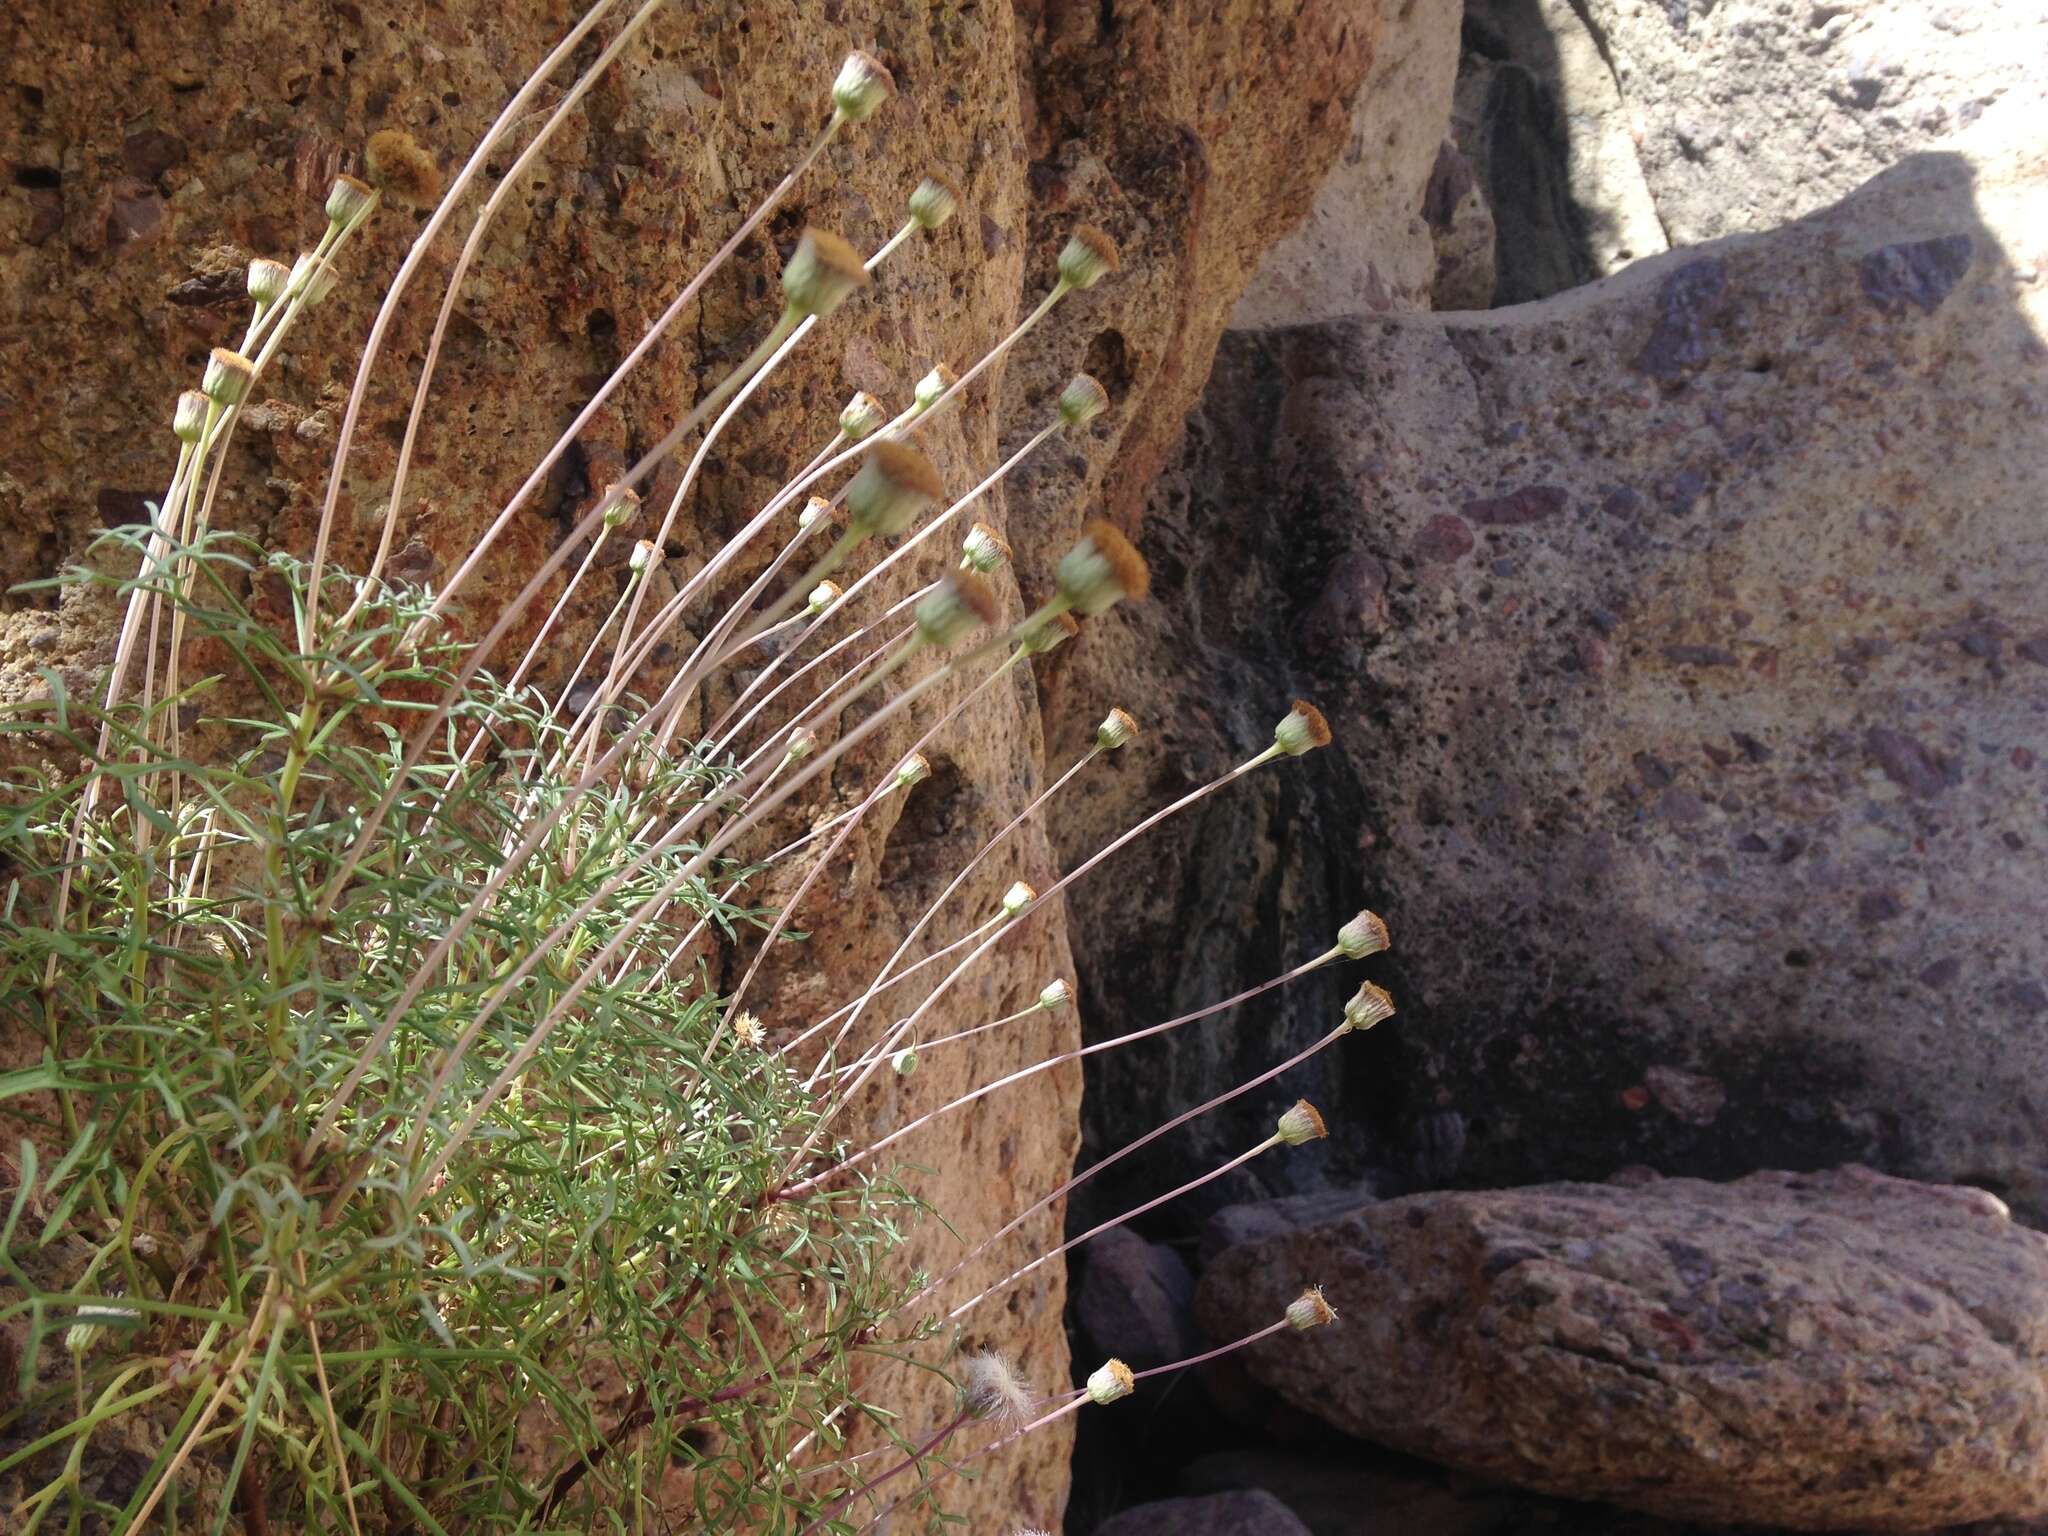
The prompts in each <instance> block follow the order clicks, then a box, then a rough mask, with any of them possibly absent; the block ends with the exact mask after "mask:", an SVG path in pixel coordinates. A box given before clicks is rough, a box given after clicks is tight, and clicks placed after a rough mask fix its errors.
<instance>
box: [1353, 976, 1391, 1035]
mask: <svg viewBox="0 0 2048 1536" xmlns="http://www.w3.org/2000/svg"><path fill="white" fill-rule="evenodd" d="M1393 1016H1394V999H1393V998H1392V997H1391V996H1390V995H1389V994H1388V993H1387V992H1386V991H1385V989H1383V988H1381V987H1376V986H1374V985H1373V984H1372V983H1371V982H1369V981H1368V982H1366V983H1365V984H1364V985H1363V986H1361V987H1360V988H1359V989H1358V990H1357V991H1356V992H1354V993H1352V994H1351V997H1350V998H1349V1000H1347V1001H1346V1002H1345V1004H1344V1027H1345V1028H1346V1029H1371V1028H1372V1027H1373V1025H1375V1024H1378V1023H1380V1022H1381V1021H1383V1020H1386V1019H1391V1018H1392V1017H1393Z"/></svg>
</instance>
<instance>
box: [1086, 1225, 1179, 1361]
mask: <svg viewBox="0 0 2048 1536" xmlns="http://www.w3.org/2000/svg"><path fill="white" fill-rule="evenodd" d="M1083 1255H1084V1258H1083V1263H1082V1268H1081V1283H1080V1286H1079V1291H1078V1295H1077V1297H1076V1299H1075V1317H1076V1318H1077V1320H1078V1321H1079V1322H1080V1324H1081V1331H1082V1332H1083V1333H1084V1334H1086V1335H1087V1337H1088V1340H1089V1342H1090V1343H1092V1344H1093V1345H1094V1346H1095V1353H1096V1354H1099V1355H1105V1356H1107V1355H1114V1356H1116V1357H1117V1358H1118V1359H1120V1360H1122V1361H1124V1362H1125V1363H1126V1364H1128V1365H1129V1366H1130V1367H1131V1368H1132V1369H1133V1370H1145V1369H1147V1368H1148V1367H1151V1366H1155V1365H1167V1364H1169V1363H1171V1362H1172V1361H1175V1360H1185V1359H1187V1357H1188V1356H1190V1355H1193V1354H1197V1353H1199V1352H1200V1350H1201V1347H1202V1346H1201V1344H1200V1343H1199V1342H1198V1338H1197V1335H1196V1333H1195V1325H1194V1315H1193V1305H1194V1300H1195V1277H1194V1275H1193V1274H1192V1273H1190V1272H1189V1270H1188V1267H1187V1265H1186V1264H1185V1263H1184V1262H1183V1261H1182V1260H1181V1257H1180V1255H1179V1254H1177V1253H1175V1252H1174V1251H1173V1250H1172V1249H1171V1248H1168V1247H1166V1246H1165V1245H1164V1244H1162V1243H1148V1242H1146V1241H1145V1239H1144V1238H1142V1237H1140V1236H1138V1234H1137V1233H1135V1232H1132V1231H1131V1230H1129V1229H1128V1228H1125V1227H1112V1228H1111V1229H1110V1230H1109V1231H1107V1232H1105V1233H1103V1234H1102V1235H1101V1236H1100V1237H1098V1238H1095V1239H1093V1240H1092V1241H1090V1242H1089V1244H1088V1246H1087V1247H1086V1248H1085V1249H1084V1250H1083Z"/></svg>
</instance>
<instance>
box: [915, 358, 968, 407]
mask: <svg viewBox="0 0 2048 1536" xmlns="http://www.w3.org/2000/svg"><path fill="white" fill-rule="evenodd" d="M959 382H960V375H959V374H957V373H955V372H954V371H953V370H952V369H950V368H948V367H947V366H946V365H945V364H944V363H934V364H933V365H932V371H931V372H930V373H928V374H926V375H925V376H924V377H923V378H921V379H919V380H918V381H917V389H916V390H915V391H914V393H913V398H914V399H915V400H916V402H917V408H918V409H919V410H920V411H928V410H930V409H931V408H932V407H933V405H935V404H937V403H938V399H939V396H941V395H943V394H944V393H945V392H946V391H947V390H949V389H951V388H952V387H953V386H954V385H955V384H958V383H959Z"/></svg>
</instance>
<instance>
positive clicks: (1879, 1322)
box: [1198, 1168, 2048, 1531]
mask: <svg viewBox="0 0 2048 1536" xmlns="http://www.w3.org/2000/svg"><path fill="white" fill-rule="evenodd" d="M1303 1275H1308V1276H1314V1277H1317V1278H1319V1279H1320V1280H1321V1281H1322V1282H1323V1284H1324V1286H1325V1289H1326V1292H1327V1293H1328V1295H1329V1297H1330V1300H1331V1302H1332V1304H1333V1305H1334V1306H1335V1307H1336V1308H1337V1311H1338V1314H1339V1319H1340V1321H1339V1322H1338V1324H1337V1325H1335V1326H1333V1327H1331V1328H1330V1329H1329V1330H1328V1331H1327V1332H1323V1333H1318V1334H1316V1335H1315V1336H1313V1337H1307V1338H1304V1337H1289V1338H1279V1339H1274V1340H1271V1341H1268V1342H1265V1343H1262V1344H1260V1345H1256V1346H1253V1348H1252V1350H1251V1352H1250V1354H1249V1359H1248V1360H1247V1365H1248V1367H1249V1368H1250V1370H1251V1371H1252V1372H1253V1374H1254V1375H1256V1376H1257V1377H1258V1378H1260V1379H1261V1380H1263V1381H1265V1382H1266V1383H1267V1384H1269V1385H1270V1386H1272V1387H1274V1388H1275V1389H1277V1390H1278V1391H1279V1392H1280V1393H1281V1394H1282V1395H1283V1396H1284V1397H1285V1398H1287V1399H1288V1400H1289V1401H1290V1402H1293V1403H1294V1404H1295V1405H1296V1406H1298V1407H1301V1408H1305V1409H1308V1410H1310V1411H1312V1412H1314V1413H1316V1414H1317V1415H1318V1416H1319V1417H1321V1418H1322V1419H1324V1420H1325V1421H1326V1422H1328V1423H1330V1424H1332V1425H1334V1426H1336V1427H1337V1428H1339V1429H1342V1430H1344V1431H1346V1432H1348V1433H1351V1434H1355V1435H1360V1436H1363V1437H1366V1438H1369V1439H1372V1440H1376V1441H1379V1442H1381V1443H1384V1444H1387V1445H1392V1446H1394V1447H1397V1448H1399V1449H1401V1450H1405V1451H1409V1452H1411V1453H1413V1454H1416V1455H1420V1456H1424V1457H1427V1458H1429V1459H1430V1460H1433V1461H1440V1462H1443V1463H1445V1464H1447V1465H1450V1466H1454V1467H1461V1468H1464V1469H1467V1470H1469V1471H1472V1472H1475V1473H1479V1474H1481V1475H1484V1476H1488V1477H1494V1478H1498V1479H1500V1480H1502V1481H1505V1482H1509V1483H1513V1484H1515V1485H1517V1486H1520V1487H1526V1488H1531V1489H1535V1490H1537V1491H1539V1492H1547V1493H1553V1494H1566V1495H1573V1496H1577V1497H1581V1498H1596V1499H1603V1500H1609V1501H1612V1502H1614V1503H1618V1504H1622V1505H1625V1506H1628V1507H1630V1508H1635V1509H1640V1510H1643V1511H1646V1512H1648V1513H1651V1514H1657V1515H1664V1516H1670V1517H1675V1518H1681V1519H1696V1520H1721V1521H1732V1522H1754V1523H1758V1524H1770V1525H1773V1526H1789V1527H1792V1528H1795V1529H1800V1530H1867V1531H1908V1530H1924V1529H1928V1528H1930V1527H1934V1526H1941V1525H1948V1524H1955V1523H1961V1522H1964V1521H1969V1520H1989V1519H2028V1518H2038V1517H2040V1516H2043V1515H2048V1379H2044V1375H2043V1367H2044V1365H2048V1238H2044V1237H2042V1236H2041V1235H2040V1234H2038V1233H2035V1232H2031V1231H2028V1230H2027V1229H2026V1228H2023V1227H2020V1226H2018V1225H2016V1224H2015V1223H2013V1222H2012V1221H2011V1219H2010V1218H2009V1216H2008V1215H2007V1213H2006V1211H2005V1209H2004V1207H2003V1206H2002V1205H2000V1204H1999V1202H1998V1201H1996V1200H1994V1199H1992V1198H1991V1197H1990V1196H1988V1195H1985V1194H1983V1193H1982V1192H1981V1191H1977V1190H1968V1189H1958V1188H1951V1187H1945V1186H1932V1185H1921V1184H1913V1183H1909V1182H1906V1181H1904V1180H1899V1179H1891V1178H1886V1177H1883V1176H1881V1175H1878V1174H1873V1173H1870V1172H1868V1171H1866V1170H1862V1169H1854V1168H1850V1169H1842V1170H1840V1171H1837V1172H1834V1173H1817V1174H1794V1173H1762V1174H1756V1175H1753V1176H1751V1177H1749V1178H1745V1179H1741V1180H1738V1181H1736V1182H1734V1183H1730V1184H1710V1183H1704V1182H1700V1181H1697V1180H1692V1179H1665V1180H1660V1181H1657V1182H1655V1183H1650V1184H1644V1185H1640V1186H1637V1187H1632V1188H1630V1187H1620V1186H1614V1185H1573V1184H1562V1185H1546V1186H1540V1187H1536V1188H1528V1189H1517V1190H1499V1191H1492V1192H1487V1193H1479V1194H1430V1195H1415V1196H1410V1197H1408V1198H1406V1199H1401V1200H1393V1201H1388V1202H1387V1203H1385V1204H1382V1205H1376V1206H1369V1207H1367V1208H1365V1209H1363V1210H1360V1211H1356V1212H1353V1213H1352V1214H1351V1215H1350V1216H1347V1217H1344V1218H1342V1219H1341V1220H1339V1221H1337V1222H1335V1223H1332V1224H1331V1225H1328V1226H1325V1227H1320V1228H1316V1229H1313V1230H1310V1231H1307V1232H1301V1233H1296V1234H1293V1235H1291V1236H1287V1237H1280V1238H1270V1239H1265V1240H1263V1241H1260V1242H1257V1243H1252V1244H1248V1245H1246V1246H1244V1247H1241V1248H1237V1249H1233V1250H1232V1251H1231V1252H1230V1253H1228V1254H1226V1255H1224V1256H1223V1258H1221V1259H1220V1260H1218V1261H1217V1262H1216V1263H1215V1264H1214V1265H1212V1266H1211V1267H1210V1268H1209V1270H1208V1271H1207V1273H1206V1274H1205V1275H1204V1276H1203V1279H1202V1285H1201V1290H1200V1295H1199V1300H1198V1311H1199V1316H1200V1317H1201V1320H1202V1324H1203V1327H1204V1328H1205V1329H1207V1330H1208V1331H1209V1332H1210V1334H1211V1335H1212V1336H1214V1337H1218V1338H1229V1337H1234V1336H1237V1335H1239V1334H1242V1333H1245V1332H1248V1331H1250V1330H1251V1329H1252V1328H1255V1327H1257V1326H1258V1325H1259V1324H1260V1323H1261V1322H1263V1321H1265V1320H1267V1319H1268V1318H1271V1317H1273V1316H1277V1315H1278V1313H1279V1310H1280V1309H1281V1308H1282V1307H1284V1306H1285V1305H1286V1303H1287V1301H1288V1299H1289V1298H1290V1296H1291V1295H1292V1293H1293V1291H1294V1288H1295V1286H1296V1285H1297V1283H1298V1282H1297V1277H1298V1276H1303Z"/></svg>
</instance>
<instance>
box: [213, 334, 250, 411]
mask: <svg viewBox="0 0 2048 1536" xmlns="http://www.w3.org/2000/svg"><path fill="white" fill-rule="evenodd" d="M255 379H256V365H255V364H254V363H252V362H250V361H249V359H247V358H246V357H244V356H242V354H241V353H239V352H230V351H229V350H228V349H227V348H226V347H215V348H214V349H213V353H212V355H211V356H210V357H208V358H207V360H206V372H205V373H204V374H203V375H202V376H201V377H200V380H199V391H200V393H201V394H203V395H205V396H206V398H207V399H209V400H211V401H213V403H214V404H216V405H219V406H223V407H225V406H230V405H234V404H236V403H238V402H239V401H240V400H241V398H242V397H243V396H244V395H246V394H248V393H249V386H250V384H252V383H253V382H255Z"/></svg>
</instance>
